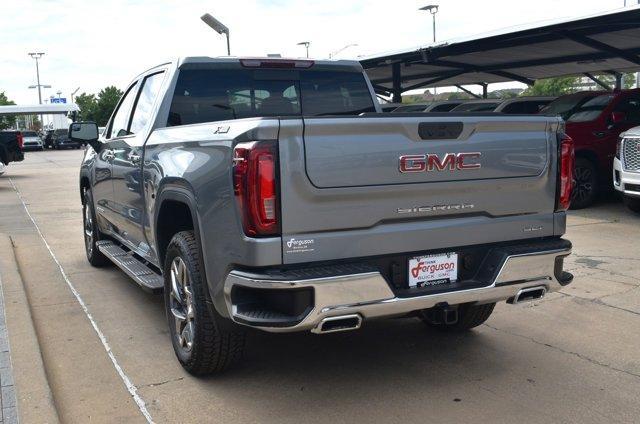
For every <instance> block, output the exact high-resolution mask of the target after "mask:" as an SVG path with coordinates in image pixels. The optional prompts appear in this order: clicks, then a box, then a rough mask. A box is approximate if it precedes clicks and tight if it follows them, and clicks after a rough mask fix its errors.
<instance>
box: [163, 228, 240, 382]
mask: <svg viewBox="0 0 640 424" xmlns="http://www.w3.org/2000/svg"><path fill="white" fill-rule="evenodd" d="M201 267H202V265H201V261H200V248H199V247H198V243H197V242H196V238H195V235H194V233H193V231H182V232H180V233H178V234H176V235H175V236H173V238H172V239H171V242H170V243H169V247H168V248H167V254H166V258H165V266H164V281H165V283H164V287H165V289H164V298H165V308H166V312H167V321H168V324H169V332H170V334H171V342H172V344H173V350H174V351H175V353H176V356H177V357H178V360H179V361H180V364H182V366H183V367H184V369H186V370H187V371H188V372H189V373H191V374H194V375H206V374H213V373H219V372H222V371H224V370H225V369H227V368H228V367H229V366H231V365H233V364H234V363H236V362H237V361H239V360H240V359H241V358H242V352H243V350H244V340H245V334H244V331H242V330H241V329H239V328H235V327H236V325H235V324H233V323H229V324H227V323H222V322H221V320H222V319H224V318H217V317H214V316H213V312H212V311H210V310H209V308H208V306H207V298H208V296H207V293H208V288H207V283H206V280H205V275H204V271H203V270H202V269H201ZM222 324H226V325H222ZM230 326H231V327H232V328H231V329H229V328H222V327H230Z"/></svg>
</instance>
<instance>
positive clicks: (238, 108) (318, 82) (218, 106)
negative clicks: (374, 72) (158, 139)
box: [168, 69, 375, 126]
mask: <svg viewBox="0 0 640 424" xmlns="http://www.w3.org/2000/svg"><path fill="white" fill-rule="evenodd" d="M363 112H375V107H374V105H373V99H372V97H371V94H370V92H369V88H368V86H367V84H366V82H365V79H364V76H363V75H362V74H361V73H359V72H345V71H313V70H304V71H298V70H280V69H229V70H224V69H222V70H221V69H185V70H181V71H180V75H179V76H178V81H177V83H176V89H175V92H174V95H173V100H172V103H171V110H170V112H169V122H168V125H169V126H174V125H187V124H198V123H203V122H214V121H222V120H227V119H239V118H251V117H268V116H289V115H305V116H322V115H358V114H360V113H363Z"/></svg>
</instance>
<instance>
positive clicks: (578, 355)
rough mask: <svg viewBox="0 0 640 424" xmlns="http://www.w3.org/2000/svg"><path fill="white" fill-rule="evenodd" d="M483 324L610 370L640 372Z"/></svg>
mask: <svg viewBox="0 0 640 424" xmlns="http://www.w3.org/2000/svg"><path fill="white" fill-rule="evenodd" d="M484 325H485V326H487V327H489V328H491V329H492V330H495V331H500V332H501V333H505V334H509V335H511V336H515V337H520V338H522V339H525V340H529V341H530V342H532V343H535V344H537V345H540V346H544V347H548V348H550V349H553V350H556V351H558V352H562V353H565V354H567V355H572V356H575V357H577V358H580V359H582V360H584V361H587V362H589V363H591V364H594V365H598V366H600V367H604V368H607V369H610V370H612V371H617V372H621V373H623V374H627V375H630V376H632V377H636V378H640V374H636V373H633V372H631V371H627V370H623V369H621V368H616V367H614V366H613V365H611V364H606V363H604V362H600V361H598V360H596V359H593V358H590V357H588V356H586V355H583V354H582V353H579V352H574V351H571V350H566V349H563V348H561V347H559V346H555V345H552V344H550V343H544V342H541V341H539V340H536V339H535V338H533V337H529V336H525V335H524V334H518V333H514V332H511V331H507V330H504V329H502V328H498V327H494V326H492V325H489V324H484Z"/></svg>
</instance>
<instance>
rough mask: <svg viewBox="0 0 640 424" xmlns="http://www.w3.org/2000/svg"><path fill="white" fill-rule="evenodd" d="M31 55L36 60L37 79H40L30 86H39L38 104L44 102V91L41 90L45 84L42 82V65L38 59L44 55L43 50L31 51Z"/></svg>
mask: <svg viewBox="0 0 640 424" xmlns="http://www.w3.org/2000/svg"><path fill="white" fill-rule="evenodd" d="M29 56H31V58H33V59H35V60H36V80H37V81H38V84H36V85H32V86H29V88H36V87H37V88H38V104H42V91H41V90H40V89H41V88H42V87H43V86H42V85H41V84H40V66H39V64H38V60H39V59H40V58H41V57H42V56H44V53H43V52H32V53H29ZM47 88H51V86H48V87H47Z"/></svg>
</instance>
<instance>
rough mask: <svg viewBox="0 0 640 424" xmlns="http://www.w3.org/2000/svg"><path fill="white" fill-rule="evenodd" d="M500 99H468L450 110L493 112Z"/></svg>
mask: <svg viewBox="0 0 640 424" xmlns="http://www.w3.org/2000/svg"><path fill="white" fill-rule="evenodd" d="M501 101H502V100H500V99H482V100H468V101H466V102H464V103H462V104H461V105H458V106H456V107H454V108H453V109H451V112H493V110H494V109H495V108H496V107H498V105H499V104H500V102H501Z"/></svg>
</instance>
